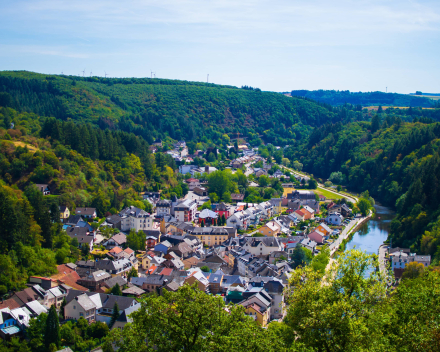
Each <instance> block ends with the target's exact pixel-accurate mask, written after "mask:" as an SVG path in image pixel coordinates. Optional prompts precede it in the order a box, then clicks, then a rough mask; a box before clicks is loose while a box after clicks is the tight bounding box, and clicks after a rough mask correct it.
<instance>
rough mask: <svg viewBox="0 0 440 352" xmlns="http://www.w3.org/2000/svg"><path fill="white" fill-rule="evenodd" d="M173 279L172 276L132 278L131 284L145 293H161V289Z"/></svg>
mask: <svg viewBox="0 0 440 352" xmlns="http://www.w3.org/2000/svg"><path fill="white" fill-rule="evenodd" d="M172 279H173V277H172V276H167V275H159V274H151V275H147V276H146V277H132V278H131V281H130V282H131V283H132V284H133V285H136V286H137V287H140V288H141V289H142V290H144V291H147V292H155V293H160V291H161V289H162V288H163V287H164V286H165V285H167V284H168V283H169V282H171V281H172Z"/></svg>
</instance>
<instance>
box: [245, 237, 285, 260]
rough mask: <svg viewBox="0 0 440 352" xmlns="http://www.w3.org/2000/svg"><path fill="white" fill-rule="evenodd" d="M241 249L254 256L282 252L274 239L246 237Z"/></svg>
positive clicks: (278, 243) (279, 244)
mask: <svg viewBox="0 0 440 352" xmlns="http://www.w3.org/2000/svg"><path fill="white" fill-rule="evenodd" d="M243 249H244V250H246V251H247V252H249V253H251V254H253V255H256V256H266V255H269V254H271V253H272V252H275V251H282V250H283V248H282V246H281V243H280V242H278V239H277V238H276V237H248V238H247V242H246V243H245V244H244V245H243Z"/></svg>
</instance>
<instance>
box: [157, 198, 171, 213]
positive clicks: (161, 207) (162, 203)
mask: <svg viewBox="0 0 440 352" xmlns="http://www.w3.org/2000/svg"><path fill="white" fill-rule="evenodd" d="M171 206H172V203H171V201H170V200H167V199H162V200H159V201H158V202H157V203H156V214H157V215H158V216H163V215H170V214H171Z"/></svg>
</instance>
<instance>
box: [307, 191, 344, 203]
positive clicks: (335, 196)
mask: <svg viewBox="0 0 440 352" xmlns="http://www.w3.org/2000/svg"><path fill="white" fill-rule="evenodd" d="M314 192H315V193H316V194H321V195H323V196H324V197H326V198H327V199H333V200H337V199H342V198H344V197H343V196H340V195H339V194H334V193H332V192H329V191H327V190H325V189H322V188H318V189H315V190H314Z"/></svg>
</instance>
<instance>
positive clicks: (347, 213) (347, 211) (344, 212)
mask: <svg viewBox="0 0 440 352" xmlns="http://www.w3.org/2000/svg"><path fill="white" fill-rule="evenodd" d="M351 214H352V210H351V209H350V208H349V207H348V206H347V204H342V206H341V215H342V216H345V217H347V216H351Z"/></svg>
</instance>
